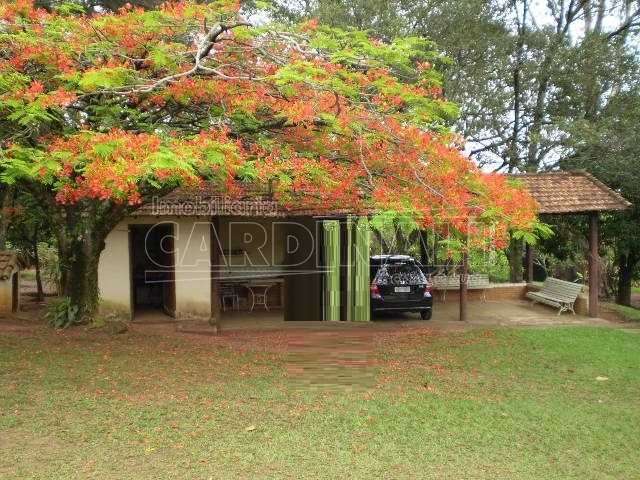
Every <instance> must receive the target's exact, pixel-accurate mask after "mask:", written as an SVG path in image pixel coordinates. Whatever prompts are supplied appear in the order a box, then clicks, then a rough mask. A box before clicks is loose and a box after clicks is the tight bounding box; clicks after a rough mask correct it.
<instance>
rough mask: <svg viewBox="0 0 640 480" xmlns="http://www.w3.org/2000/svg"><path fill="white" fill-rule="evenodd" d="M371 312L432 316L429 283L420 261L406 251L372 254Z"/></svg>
mask: <svg viewBox="0 0 640 480" xmlns="http://www.w3.org/2000/svg"><path fill="white" fill-rule="evenodd" d="M370 262H371V312H372V313H376V312H419V313H420V316H421V317H422V319H423V320H429V319H430V318H431V311H432V307H433V297H432V287H431V284H430V283H429V282H428V281H427V277H426V276H425V274H424V272H423V271H422V268H421V265H420V264H419V263H418V262H416V260H414V259H413V258H412V257H410V256H408V255H376V256H373V257H371V259H370Z"/></svg>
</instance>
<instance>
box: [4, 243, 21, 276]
mask: <svg viewBox="0 0 640 480" xmlns="http://www.w3.org/2000/svg"><path fill="white" fill-rule="evenodd" d="M18 266H19V262H18V255H17V254H16V252H13V251H11V250H0V280H5V279H7V278H9V277H11V274H12V273H13V272H15V271H16V270H18Z"/></svg>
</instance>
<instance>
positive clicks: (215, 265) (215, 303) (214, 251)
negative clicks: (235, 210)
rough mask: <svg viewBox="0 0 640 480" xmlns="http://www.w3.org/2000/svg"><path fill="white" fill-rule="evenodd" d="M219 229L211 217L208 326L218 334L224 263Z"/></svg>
mask: <svg viewBox="0 0 640 480" xmlns="http://www.w3.org/2000/svg"><path fill="white" fill-rule="evenodd" d="M219 229H220V219H219V218H218V217H213V218H212V219H211V229H210V230H209V235H210V239H209V248H210V249H211V267H210V269H209V270H210V273H209V275H210V276H211V317H210V318H209V324H210V325H211V326H212V327H213V328H215V330H216V333H220V310H221V309H220V273H221V271H222V268H221V266H222V263H223V262H224V259H223V255H222V252H221V251H220V247H221V245H220V243H219V241H218V239H219V237H218V232H219Z"/></svg>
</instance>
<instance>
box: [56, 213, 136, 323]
mask: <svg viewBox="0 0 640 480" xmlns="http://www.w3.org/2000/svg"><path fill="white" fill-rule="evenodd" d="M60 208H61V210H58V213H59V214H60V215H59V220H60V221H59V229H58V231H57V232H56V233H57V237H58V254H59V257H60V271H61V287H62V292H61V295H62V296H63V297H67V298H69V300H70V303H71V305H73V306H75V307H77V309H78V311H77V314H76V317H77V319H78V321H82V322H86V321H89V320H90V319H91V318H92V317H93V316H94V315H95V313H96V312H97V309H98V302H99V292H98V263H99V260H100V253H101V252H102V250H104V247H105V239H106V238H107V235H108V234H109V232H110V231H111V229H112V228H113V227H115V225H116V224H117V223H118V221H119V220H120V219H122V218H123V216H124V211H125V210H124V207H122V206H115V207H114V206H109V205H106V204H99V203H97V204H89V205H88V206H86V207H85V208H78V206H77V205H73V206H68V207H60Z"/></svg>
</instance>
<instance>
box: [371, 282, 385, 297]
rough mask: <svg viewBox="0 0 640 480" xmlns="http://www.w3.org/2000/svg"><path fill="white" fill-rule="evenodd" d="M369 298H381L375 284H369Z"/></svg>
mask: <svg viewBox="0 0 640 480" xmlns="http://www.w3.org/2000/svg"><path fill="white" fill-rule="evenodd" d="M371 298H376V299H378V298H382V295H381V294H380V289H379V288H378V285H376V284H375V283H372V284H371Z"/></svg>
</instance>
